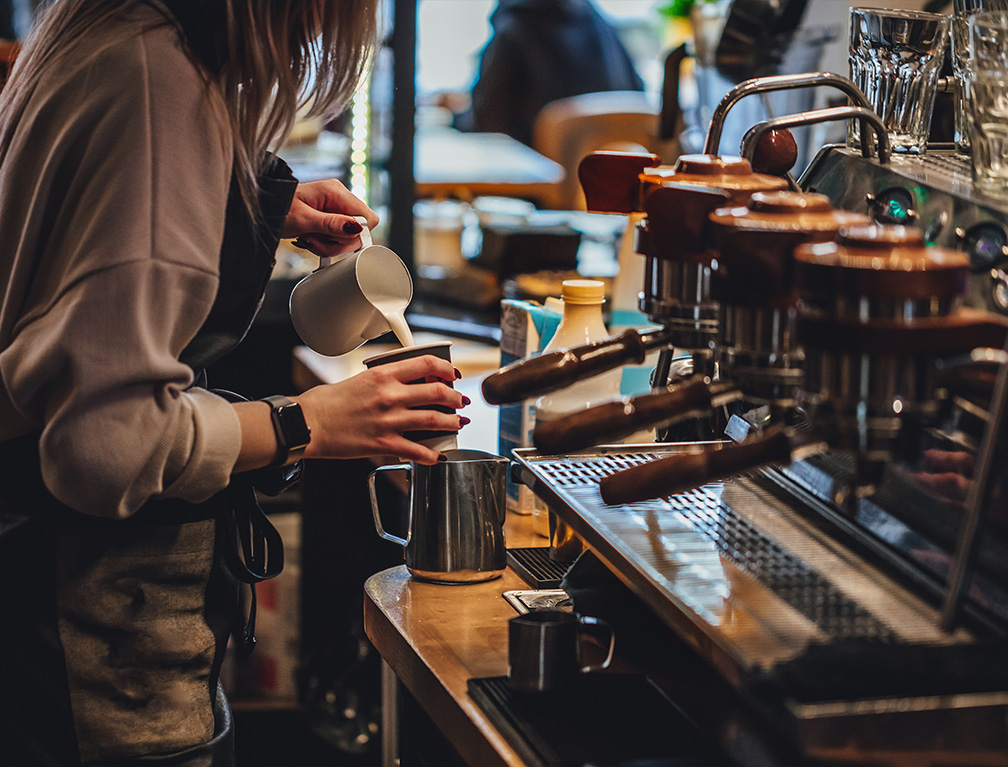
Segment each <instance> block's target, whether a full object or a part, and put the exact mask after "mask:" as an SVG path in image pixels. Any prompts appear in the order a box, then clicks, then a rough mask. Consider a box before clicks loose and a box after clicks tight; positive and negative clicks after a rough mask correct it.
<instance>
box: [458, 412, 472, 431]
mask: <svg viewBox="0 0 1008 767" xmlns="http://www.w3.org/2000/svg"><path fill="white" fill-rule="evenodd" d="M467 423H472V419H471V418H466V417H465V416H464V415H460V416H459V428H460V429H461V428H462V427H463V426H465V425H466V424H467Z"/></svg>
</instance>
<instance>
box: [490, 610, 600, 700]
mask: <svg viewBox="0 0 1008 767" xmlns="http://www.w3.org/2000/svg"><path fill="white" fill-rule="evenodd" d="M600 629H601V630H602V631H604V632H605V633H607V634H608V638H609V649H608V652H607V653H606V657H605V660H603V661H602V662H601V663H599V664H597V665H587V666H586V665H583V664H582V662H581V636H582V635H583V634H585V633H594V632H596V631H598V630H600ZM615 649H616V635H615V634H614V633H613V630H612V627H611V626H610V625H609V624H608V623H606V622H605V621H602V620H599V619H598V618H589V617H586V616H580V615H575V614H573V613H568V612H564V611H562V610H535V611H533V612H530V613H526V614H525V615H519V616H517V617H515V618H512V619H511V620H510V621H508V682H509V683H510V685H511V687H512V688H513V689H515V690H517V691H518V692H555V691H557V690H562V689H563V688H564V687H566V686H567V685H569V684H570V683H571V682H572V681H573V680H574V679H575V678H576V677H577V675H578V674H583V673H588V672H590V671H601V670H602V669H605V668H608V667H609V664H610V663H612V659H613V651H614V650H615Z"/></svg>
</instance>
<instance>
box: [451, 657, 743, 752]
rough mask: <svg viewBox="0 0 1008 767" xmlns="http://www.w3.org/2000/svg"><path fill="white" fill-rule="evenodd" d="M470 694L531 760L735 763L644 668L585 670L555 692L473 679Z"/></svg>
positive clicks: (499, 679)
mask: <svg viewBox="0 0 1008 767" xmlns="http://www.w3.org/2000/svg"><path fill="white" fill-rule="evenodd" d="M469 696H470V697H471V698H472V699H473V700H474V701H475V702H476V704H477V705H478V706H479V707H480V708H481V709H482V710H483V712H484V713H485V714H486V715H487V717H488V718H489V719H490V721H491V722H493V724H494V726H495V727H497V729H498V730H500V732H501V733H502V734H503V735H504V737H505V738H506V739H507V741H508V743H510V744H511V746H512V748H514V749H515V751H517V752H518V754H519V755H520V756H521V757H522V759H523V760H524V761H525V763H526V764H528V765H530V766H531V767H582V766H583V765H588V764H591V765H600V766H601V765H612V766H613V767H615V766H616V765H619V767H635V765H639V766H640V767H645V765H646V767H728V765H730V764H731V762H730V761H729V760H728V759H727V757H725V756H724V755H723V754H722V753H721V752H720V751H719V750H718V749H717V747H716V746H715V745H714V744H713V743H712V742H711V741H710V739H709V738H708V737H707V736H706V735H705V734H704V733H702V732H701V731H700V730H699V729H698V728H697V727H696V726H694V725H693V724H692V723H691V722H690V721H689V720H687V719H686V717H685V716H684V715H683V713H682V712H681V711H680V710H679V709H678V708H676V707H675V706H674V705H673V704H672V703H671V702H670V701H669V700H668V698H666V697H665V696H664V695H662V693H661V692H659V690H658V689H657V688H656V687H655V686H654V685H653V684H651V682H650V681H649V680H648V678H647V677H646V676H644V675H642V674H606V673H595V674H582V675H581V676H579V677H578V678H577V679H576V680H575V682H574V683H572V684H571V686H570V687H569V688H567V689H565V690H562V691H558V692H555V693H519V692H515V691H514V690H512V689H511V686H510V685H509V684H508V680H507V677H503V676H500V677H487V678H483V679H470V680H469Z"/></svg>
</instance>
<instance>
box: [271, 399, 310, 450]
mask: <svg viewBox="0 0 1008 767" xmlns="http://www.w3.org/2000/svg"><path fill="white" fill-rule="evenodd" d="M277 417H278V418H279V420H280V425H281V428H282V429H283V434H284V440H285V441H286V443H287V449H288V450H293V449H295V448H299V447H304V446H305V445H307V444H308V441H309V439H310V438H311V432H310V431H309V429H308V424H306V423H305V419H304V414H303V413H302V412H301V407H300V405H296V404H291V405H285V406H284V407H281V408H278V409H277Z"/></svg>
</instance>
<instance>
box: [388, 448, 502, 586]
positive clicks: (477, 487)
mask: <svg viewBox="0 0 1008 767" xmlns="http://www.w3.org/2000/svg"><path fill="white" fill-rule="evenodd" d="M444 455H445V456H446V457H447V458H448V460H447V461H442V462H439V463H437V464H435V465H433V466H424V465H421V464H415V463H400V464H395V465H390V466H380V467H378V468H377V469H375V470H374V471H373V472H371V474H370V476H369V477H368V492H369V493H370V495H371V511H372V513H373V514H374V522H375V528H376V529H377V530H378V535H380V536H381V537H382V538H384V539H385V540H387V541H392V542H393V543H398V544H399V545H400V546H403V547H404V549H405V557H406V569H407V570H409V572H410V574H411V575H413V576H414V577H416V578H421V579H423V580H428V581H436V582H439V583H475V582H478V581H488V580H491V579H492V578H496V577H498V576H500V575H501V573H503V572H504V568H505V566H506V564H507V559H506V551H505V548H504V512H505V498H504V492H505V491H504V487H505V480H506V478H507V470H508V459H506V458H502V457H500V456H497V455H493V454H491V453H484V452H482V451H480V450H449V451H447V452H446V453H444ZM383 471H404V472H406V473H407V475H408V477H409V514H408V518H407V527H406V530H407V532H406V537H405V538H400V537H399V536H397V535H393V534H391V533H388V532H386V531H385V529H384V527H383V526H382V522H381V515H380V513H379V511H378V497H377V493H376V491H375V479H376V477H377V475H378V473H379V472H383Z"/></svg>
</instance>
